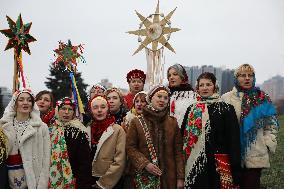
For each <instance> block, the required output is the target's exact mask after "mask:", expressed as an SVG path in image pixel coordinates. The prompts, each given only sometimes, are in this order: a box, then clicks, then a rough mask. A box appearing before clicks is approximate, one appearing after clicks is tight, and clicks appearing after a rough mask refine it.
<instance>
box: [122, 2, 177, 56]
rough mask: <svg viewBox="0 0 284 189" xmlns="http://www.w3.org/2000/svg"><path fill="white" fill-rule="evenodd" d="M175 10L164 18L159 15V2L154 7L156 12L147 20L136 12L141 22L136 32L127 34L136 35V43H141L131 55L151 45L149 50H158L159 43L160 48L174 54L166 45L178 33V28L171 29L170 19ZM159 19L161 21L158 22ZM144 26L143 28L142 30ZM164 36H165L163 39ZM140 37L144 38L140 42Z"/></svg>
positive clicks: (170, 47) (169, 46)
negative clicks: (174, 33)
mask: <svg viewBox="0 0 284 189" xmlns="http://www.w3.org/2000/svg"><path fill="white" fill-rule="evenodd" d="M175 10H176V8H175V9H174V10H172V11H171V12H170V13H169V14H168V15H167V16H166V17H164V15H163V14H161V13H159V1H158V4H157V7H156V11H155V13H154V14H151V15H150V16H148V17H147V18H146V17H144V16H142V15H141V14H140V13H138V12H137V11H135V12H136V14H137V16H138V17H139V19H140V20H141V23H140V27H139V29H138V30H135V31H129V32H127V33H129V34H134V35H138V36H139V37H138V41H139V42H141V44H140V46H139V47H138V49H137V50H136V51H135V52H134V53H133V55H135V54H136V53H138V52H139V51H141V50H142V49H143V48H148V47H147V46H148V45H149V44H150V43H152V48H149V49H150V50H152V51H157V50H158V44H159V43H160V44H161V45H162V46H165V47H166V48H168V49H169V50H171V51H172V52H174V53H175V50H174V49H173V47H172V46H171V45H170V44H169V43H168V40H169V39H170V35H171V33H173V32H176V31H179V30H180V29H179V28H172V27H171V21H170V19H171V17H172V15H173V14H174V12H175ZM152 17H153V20H152V21H150V20H149V18H152ZM160 17H162V18H163V19H162V20H160ZM143 25H144V27H145V28H142V26H143ZM165 35H167V36H166V37H165ZM140 36H144V37H145V39H144V40H143V41H142V39H141V38H140Z"/></svg>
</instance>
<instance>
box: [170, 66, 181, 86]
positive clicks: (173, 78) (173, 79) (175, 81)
mask: <svg viewBox="0 0 284 189" xmlns="http://www.w3.org/2000/svg"><path fill="white" fill-rule="evenodd" d="M168 81H169V86H170V87H178V86H180V85H181V83H182V78H181V77H180V75H179V74H178V72H177V71H176V70H175V69H174V68H171V69H170V70H169V72H168Z"/></svg>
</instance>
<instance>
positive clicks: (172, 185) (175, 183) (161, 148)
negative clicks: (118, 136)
mask: <svg viewBox="0 0 284 189" xmlns="http://www.w3.org/2000/svg"><path fill="white" fill-rule="evenodd" d="M169 93H170V91H169V89H168V88H167V87H165V86H163V85H158V86H155V87H153V88H152V89H151V90H150V91H149V92H148V95H147V101H148V103H149V105H147V106H146V107H145V108H144V109H143V113H142V115H141V116H138V117H135V118H133V120H132V121H131V123H130V126H129V128H128V130H127V141H126V150H127V155H128V158H129V160H130V162H131V165H132V172H135V175H134V178H133V184H134V186H135V188H141V189H142V188H157V189H158V188H163V189H176V188H179V189H181V188H183V186H184V185H183V184H184V161H183V156H182V137H181V134H180V130H179V128H178V125H177V121H176V119H175V118H174V117H171V116H169V115H168V114H169V111H168V103H169Z"/></svg>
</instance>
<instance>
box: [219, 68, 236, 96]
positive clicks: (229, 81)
mask: <svg viewBox="0 0 284 189" xmlns="http://www.w3.org/2000/svg"><path fill="white" fill-rule="evenodd" d="M221 86H222V88H221V90H220V92H221V94H224V93H226V92H229V91H231V90H232V89H233V87H234V86H235V83H234V70H230V69H226V70H223V72H222V83H221Z"/></svg>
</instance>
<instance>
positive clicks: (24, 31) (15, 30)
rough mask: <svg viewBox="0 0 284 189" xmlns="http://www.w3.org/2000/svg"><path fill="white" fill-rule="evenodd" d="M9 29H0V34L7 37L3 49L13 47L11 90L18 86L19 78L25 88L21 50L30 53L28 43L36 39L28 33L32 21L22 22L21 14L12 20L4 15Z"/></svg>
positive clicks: (16, 88)
mask: <svg viewBox="0 0 284 189" xmlns="http://www.w3.org/2000/svg"><path fill="white" fill-rule="evenodd" d="M6 18H7V21H8V24H9V29H5V30H0V32H1V33H2V34H4V35H5V36H6V37H8V38H9V41H8V44H7V46H6V48H5V50H8V49H11V48H14V76H13V92H15V91H16V90H18V89H19V88H20V81H19V80H20V78H21V79H22V87H23V88H26V82H25V76H24V68H23V62H22V50H24V51H25V52H26V53H28V54H29V55H30V54H31V52H30V48H29V45H28V44H29V43H30V42H34V41H36V39H35V38H34V37H33V36H31V35H30V34H29V31H30V28H31V26H32V23H31V22H30V23H27V24H23V20H22V16H21V14H20V15H19V16H18V19H17V21H16V22H14V21H13V20H12V19H11V18H10V17H9V16H6Z"/></svg>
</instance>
